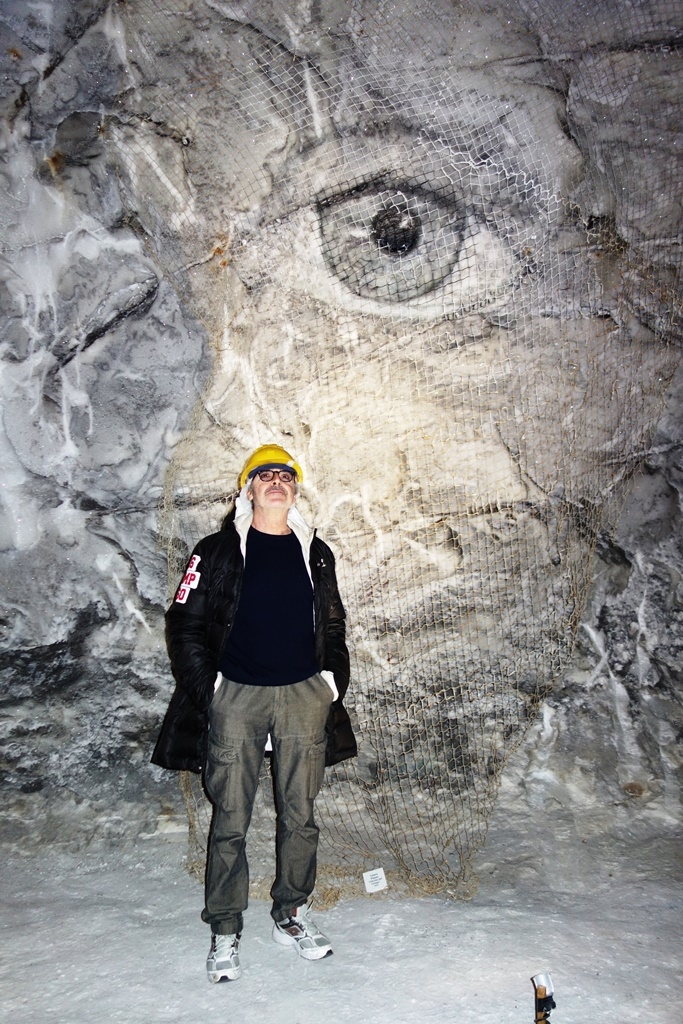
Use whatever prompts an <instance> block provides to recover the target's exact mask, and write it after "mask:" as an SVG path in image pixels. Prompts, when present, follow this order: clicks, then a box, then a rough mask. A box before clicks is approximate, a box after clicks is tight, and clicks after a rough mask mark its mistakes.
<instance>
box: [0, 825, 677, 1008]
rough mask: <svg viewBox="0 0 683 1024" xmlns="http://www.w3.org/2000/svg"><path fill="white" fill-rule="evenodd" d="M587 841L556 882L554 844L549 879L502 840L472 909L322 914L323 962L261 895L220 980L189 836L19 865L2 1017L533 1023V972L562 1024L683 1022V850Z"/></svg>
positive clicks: (381, 899)
mask: <svg viewBox="0 0 683 1024" xmlns="http://www.w3.org/2000/svg"><path fill="white" fill-rule="evenodd" d="M490 838H491V837H490ZM507 838H510V839H511V838H513V833H512V832H510V833H509V835H508V837H507ZM581 842H582V843H583V846H582V848H575V849H573V850H572V849H569V850H567V849H566V848H565V849H564V853H563V856H562V857H561V858H558V859H557V865H558V870H557V871H554V869H553V865H552V850H551V849H550V850H548V849H546V850H545V852H544V853H543V860H544V862H545V870H544V871H543V872H538V871H535V870H534V861H533V857H532V856H531V853H530V851H532V850H537V849H538V844H536V843H534V841H533V837H532V836H530V837H529V848H528V849H527V850H526V851H525V850H524V849H522V848H521V845H520V843H519V841H518V839H515V841H514V843H513V844H512V843H509V844H508V845H507V847H506V835H505V833H504V832H500V830H499V833H498V835H494V836H493V837H492V842H491V844H489V846H488V847H487V848H486V849H485V851H484V854H485V855H484V856H483V857H482V858H481V859H480V864H479V865H478V873H479V877H480V882H481V884H480V889H479V892H478V894H477V895H476V896H475V897H474V898H473V899H472V900H470V901H469V902H456V901H453V900H450V899H446V898H442V897H429V898H424V899H399V898H397V897H392V896H391V894H390V893H383V894H378V895H376V896H370V897H367V898H365V899H358V898H356V899H351V900H344V899H342V900H341V901H340V902H339V903H338V904H337V905H336V906H335V907H333V908H332V909H330V910H328V911H325V912H318V913H317V915H316V918H317V920H318V922H319V923H320V925H321V926H322V928H323V930H324V931H326V932H327V933H328V934H329V935H330V937H331V938H332V939H333V941H334V944H335V955H334V956H333V957H330V958H328V959H326V960H324V961H321V962H318V963H307V962H305V961H303V960H301V959H299V958H298V957H297V956H296V954H295V953H294V952H293V951H290V950H288V949H283V948H282V947H280V946H277V945H276V944H275V943H274V942H273V941H272V940H271V937H270V918H269V914H268V910H269V907H268V904H267V903H265V902H263V901H253V902H252V905H251V906H250V908H249V910H248V912H247V920H246V924H245V931H244V935H243V941H242V954H243V956H242V960H243V964H244V974H243V977H242V978H241V980H240V981H238V982H233V983H228V984H222V985H216V986H212V985H210V984H208V982H207V981H206V977H205V974H204V957H205V954H206V951H207V949H208V930H207V929H206V926H205V925H203V924H202V922H201V921H200V919H199V911H200V909H201V889H200V887H199V886H198V884H197V882H196V881H195V880H193V879H192V878H191V877H190V876H189V875H188V874H187V873H186V871H185V870H184V867H183V856H184V852H185V847H184V844H183V842H182V841H181V839H180V837H175V839H174V838H173V837H170V838H169V837H164V836H154V837H150V838H148V839H146V840H142V839H140V840H138V841H137V842H135V843H133V844H131V845H130V846H128V847H126V848H124V849H120V850H107V851H103V850H99V851H95V850H89V851H85V852H81V853H78V854H76V853H56V852H51V853H44V854H42V855H34V856H20V855H19V854H16V853H14V854H12V853H9V854H8V855H6V856H5V858H4V865H3V871H2V894H1V899H2V932H1V934H0V950H1V954H0V955H1V958H2V967H1V968H0V999H1V1002H2V1005H3V1007H4V1014H3V1017H4V1019H5V1020H7V1021H8V1022H12V1024H29V1022H31V1024H43V1022H47V1021H55V1022H59V1024H86V1022H87V1024H91V1022H92V1021H93V1020H107V1021H109V1022H125V1024H161V1022H164V1024H186V1022H187V1024H190V1022H192V1024H196V1022H197V1021H200V1020H201V1021H203V1022H206V1024H212V1022H218V1021H221V1022H223V1021H230V1022H231V1024H261V1022H264V1024H265V1022H269V1024H272V1022H275V1024H280V1022H282V1024H285V1022H287V1024H351V1022H356V1021H359V1020H360V1021H364V1022H367V1024H396V1022H399V1024H412V1022H415V1024H417V1022H421V1024H424V1022H426V1024H428V1022H435V1024H436V1022H438V1024H454V1022H457V1024H475V1022H476V1024H494V1022H495V1024H501V1022H508V1021H509V1022H523V1021H527V1022H529V1024H531V1022H532V1021H533V989H532V986H531V983H530V980H529V979H530V976H531V975H532V974H535V973H538V972H549V973H550V974H551V975H552V978H553V981H554V985H555V997H556V1001H557V1008H556V1009H555V1010H553V1012H552V1015H551V1021H552V1024H588V1022H589V1021H590V1022H591V1024H600V1022H604V1024H608V1022H609V1024H630V1022H632V1021H633V1022H635V1021H655V1020H657V1021H660V1020H662V1021H663V1020H667V1021H679V1020H683V984H682V970H681V949H683V943H682V942H681V932H682V931H683V913H682V911H683V895H682V890H681V886H680V869H679V867H678V864H677V856H678V853H677V850H679V849H680V845H679V840H678V838H677V837H676V836H675V835H671V834H668V835H666V836H664V837H661V836H660V837H659V838H658V839H656V840H655V839H652V838H650V839H648V840H644V839H638V838H637V837H636V838H634V839H633V842H631V843H630V844H624V845H621V846H620V845H619V844H616V845H615V844H614V843H611V844H610V845H609V847H608V846H607V844H606V842H605V841H604V838H603V840H602V841H601V842H595V841H593V840H592V839H589V840H587V841H586V840H583V841H581ZM513 846H514V851H513ZM608 849H609V851H610V852H609V853H608V852H606V851H607V850H608ZM549 854H550V857H549ZM515 857H516V859H515ZM582 861H583V863H582ZM501 865H504V867H501ZM567 865H571V870H569V869H568V868H567ZM565 869H567V870H565ZM570 876H571V877H570ZM567 878H569V881H567Z"/></svg>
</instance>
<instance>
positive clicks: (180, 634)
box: [152, 511, 357, 772]
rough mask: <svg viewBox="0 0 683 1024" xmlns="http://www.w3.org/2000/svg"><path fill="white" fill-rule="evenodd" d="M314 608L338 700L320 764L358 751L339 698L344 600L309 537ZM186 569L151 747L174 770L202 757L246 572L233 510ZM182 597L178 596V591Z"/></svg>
mask: <svg viewBox="0 0 683 1024" xmlns="http://www.w3.org/2000/svg"><path fill="white" fill-rule="evenodd" d="M310 569H311V576H312V579H313V608H314V613H315V653H316V657H317V660H318V666H319V668H320V669H329V670H330V671H331V672H333V673H334V681H335V683H336V685H337V689H338V691H339V699H338V700H335V701H334V702H333V704H332V706H331V708H330V714H329V717H328V720H327V725H326V731H327V753H326V761H325V763H326V764H328V765H332V764H337V763H338V762H339V761H343V760H345V759H346V758H348V757H355V755H356V754H357V747H356V741H355V738H354V735H353V731H352V729H351V722H350V721H349V716H348V713H347V711H346V708H345V707H344V705H343V704H342V698H343V696H344V694H345V693H346V690H347V688H348V685H349V653H348V650H347V648H346V640H345V635H346V623H345V613H344V607H343V605H342V602H341V598H340V596H339V590H338V589H337V579H336V576H335V571H334V556H333V554H332V552H331V551H330V549H329V548H328V546H327V544H325V543H323V541H321V540H320V539H319V538H318V537H315V536H314V537H313V541H312V543H311V551H310ZM188 571H191V572H193V573H194V574H195V576H194V577H193V578H191V581H190V582H191V584H192V585H191V586H189V587H187V588H186V592H183V584H182V583H181V585H180V587H179V588H178V590H177V591H176V599H175V600H174V602H173V604H172V605H171V607H170V608H169V609H168V612H167V613H166V643H167V646H168V652H169V655H170V658H171V667H172V669H173V675H174V677H175V681H176V688H175V692H174V694H173V696H172V698H171V702H170V704H169V707H168V710H167V712H166V716H165V718H164V721H163V724H162V726H161V732H160V734H159V738H158V740H157V743H156V746H155V748H154V753H153V754H152V761H153V763H154V764H158V765H160V766H161V767H162V768H171V769H174V770H176V771H191V772H201V771H203V769H204V766H205V763H206V746H207V738H208V726H209V706H210V704H211V701H212V699H213V695H214V683H215V680H216V675H217V673H218V665H219V662H220V656H221V652H222V650H223V647H224V645H225V642H226V640H227V638H228V635H229V633H230V629H231V627H232V622H233V618H234V614H235V609H236V608H237V602H238V600H239V595H240V589H241V585H242V573H243V571H244V559H243V557H242V552H241V550H240V538H239V534H238V533H237V530H236V529H235V524H234V511H233V512H231V513H230V515H229V516H228V517H227V518H226V520H225V522H224V524H223V528H222V530H221V531H220V532H219V533H212V534H211V535H210V536H208V537H204V539H203V540H201V541H200V542H199V544H198V545H197V547H196V548H195V549H194V552H193V555H192V559H191V560H190V566H189V567H188ZM179 596H180V597H181V598H182V597H185V600H184V601H179V600H178V597H179Z"/></svg>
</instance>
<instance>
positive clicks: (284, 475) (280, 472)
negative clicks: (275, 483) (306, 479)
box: [254, 469, 296, 484]
mask: <svg viewBox="0 0 683 1024" xmlns="http://www.w3.org/2000/svg"><path fill="white" fill-rule="evenodd" d="M254 476H257V477H258V478H259V480H262V481H263V483H264V484H267V483H269V482H270V481H271V480H273V479H274V478H275V477H276V476H277V477H279V478H280V481H281V482H282V483H283V484H291V483H292V482H293V481H294V480H295V479H296V473H290V471H289V470H288V469H257V470H256V472H255V473H254Z"/></svg>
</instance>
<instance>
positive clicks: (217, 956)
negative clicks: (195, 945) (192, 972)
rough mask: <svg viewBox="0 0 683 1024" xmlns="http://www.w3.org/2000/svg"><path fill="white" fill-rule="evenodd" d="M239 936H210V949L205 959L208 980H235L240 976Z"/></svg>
mask: <svg viewBox="0 0 683 1024" xmlns="http://www.w3.org/2000/svg"><path fill="white" fill-rule="evenodd" d="M240 938H241V935H239V934H238V935H212V936H211V949H210V950H209V955H208V957H207V959H206V973H207V975H208V978H209V981H214V982H216V981H237V979H238V978H240V977H241V976H242V968H241V966H240V954H239V948H240Z"/></svg>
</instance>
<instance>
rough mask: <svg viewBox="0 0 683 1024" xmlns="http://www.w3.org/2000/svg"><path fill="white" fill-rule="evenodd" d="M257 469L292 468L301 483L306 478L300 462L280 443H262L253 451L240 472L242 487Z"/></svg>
mask: <svg viewBox="0 0 683 1024" xmlns="http://www.w3.org/2000/svg"><path fill="white" fill-rule="evenodd" d="M256 469H291V470H292V472H293V473H296V478H297V481H298V482H299V483H301V482H302V480H303V478H304V475H303V473H302V472H301V466H300V465H299V463H298V462H295V461H294V459H293V458H292V456H291V455H290V454H289V452H286V451H285V449H284V448H281V447H280V445H279V444H262V445H261V447H260V448H257V449H256V451H255V452H252V453H251V455H250V456H249V458H248V459H247V461H246V462H245V463H244V466H243V468H242V472H241V473H240V489H241V488H242V487H244V485H245V484H246V482H247V480H248V479H249V477H250V476H251V474H252V473H253V472H254V470H256Z"/></svg>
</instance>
